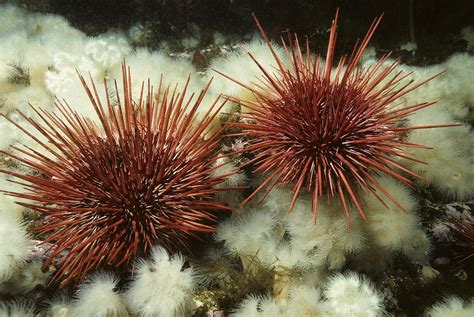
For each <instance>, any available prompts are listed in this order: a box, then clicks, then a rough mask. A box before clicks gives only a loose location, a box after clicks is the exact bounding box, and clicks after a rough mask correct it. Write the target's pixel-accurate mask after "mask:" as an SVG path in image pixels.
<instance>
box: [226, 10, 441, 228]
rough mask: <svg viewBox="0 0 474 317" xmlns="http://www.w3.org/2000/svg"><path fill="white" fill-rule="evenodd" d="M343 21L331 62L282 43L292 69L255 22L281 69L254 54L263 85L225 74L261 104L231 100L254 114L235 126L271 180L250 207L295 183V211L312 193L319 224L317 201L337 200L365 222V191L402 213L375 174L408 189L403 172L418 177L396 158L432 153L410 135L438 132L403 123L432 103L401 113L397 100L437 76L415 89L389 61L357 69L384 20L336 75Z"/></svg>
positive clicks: (293, 41)
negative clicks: (413, 150)
mask: <svg viewBox="0 0 474 317" xmlns="http://www.w3.org/2000/svg"><path fill="white" fill-rule="evenodd" d="M337 18H338V14H337V13H336V17H335V19H334V20H333V22H332V26H331V32H330V36H329V45H328V50H327V53H326V60H325V61H324V60H323V59H322V58H321V57H320V56H318V55H312V54H311V53H310V50H309V44H308V41H306V52H303V51H302V50H301V48H300V45H299V41H298V37H297V36H295V37H292V36H289V40H288V42H285V40H283V39H282V44H283V47H284V49H285V51H286V54H287V56H288V60H289V61H290V66H289V67H286V66H285V65H284V62H283V61H282V60H281V59H280V58H279V57H278V54H277V53H276V51H275V50H274V48H273V47H272V45H271V44H270V41H269V39H268V37H267V36H266V34H265V32H264V30H263V29H262V27H261V25H260V23H259V22H258V20H257V19H256V18H255V21H256V23H257V26H258V27H259V29H260V31H261V33H262V35H263V37H264V40H265V42H266V43H267V45H268V48H269V49H270V51H271V52H272V55H273V57H274V59H275V61H276V63H277V65H278V67H277V68H276V70H274V69H271V70H270V69H265V67H263V66H262V64H261V63H260V62H259V61H258V60H256V59H255V58H254V57H253V55H252V54H251V53H249V52H248V55H249V57H250V58H251V59H252V60H253V61H254V62H255V64H256V65H257V66H258V67H259V68H260V70H261V77H260V78H259V80H258V82H254V83H253V84H247V83H242V82H239V81H237V80H233V79H232V78H231V77H230V76H227V75H225V74H222V73H221V74H222V75H224V76H225V77H227V78H229V79H231V80H233V81H234V82H236V83H238V84H239V85H241V86H242V87H244V88H246V89H247V90H248V91H249V92H250V93H251V94H252V95H253V96H254V97H255V98H254V99H250V98H233V97H229V98H230V99H232V100H234V101H236V102H238V103H240V104H241V105H243V106H244V107H245V108H247V109H248V110H247V112H246V113H244V114H241V115H240V118H241V120H240V121H241V122H237V123H229V125H230V126H233V127H237V128H240V129H242V132H241V133H237V134H236V135H239V136H242V137H248V138H249V145H248V146H247V147H246V148H245V149H243V150H242V152H245V151H246V152H251V153H253V154H254V155H255V157H254V158H253V159H252V160H250V162H248V163H247V164H255V165H256V166H257V168H256V169H255V172H262V173H263V174H264V175H265V177H266V179H265V181H263V183H262V184H261V185H260V186H259V187H258V188H257V189H256V190H255V191H254V193H253V194H251V195H250V196H249V197H248V198H247V199H246V201H247V200H249V199H250V198H252V197H253V196H254V195H255V194H256V193H257V192H259V191H261V190H262V189H264V188H266V191H267V193H268V192H269V191H270V190H271V189H272V188H273V187H274V186H277V185H281V184H294V189H293V198H292V203H291V206H290V211H291V210H292V209H293V207H294V204H295V201H296V199H297V198H298V195H299V193H300V191H301V190H302V189H303V188H306V189H307V190H308V191H312V197H313V198H312V200H313V212H314V215H315V218H316V215H317V206H318V200H319V198H320V197H321V196H323V195H324V196H327V198H328V201H329V198H330V197H333V196H338V197H339V198H340V201H341V203H342V206H343V209H344V212H345V214H346V217H347V219H348V221H350V219H349V209H348V203H351V204H354V205H355V206H356V208H357V210H358V212H359V213H360V215H361V216H362V218H364V219H365V215H364V211H363V208H362V205H361V199H360V194H359V192H360V191H364V192H372V193H373V194H374V195H376V196H377V197H378V198H379V199H380V201H382V202H383V199H382V197H380V195H378V194H377V190H379V191H380V192H381V193H382V194H383V195H384V196H386V197H387V198H388V199H390V200H391V201H393V202H394V203H395V204H396V205H397V206H399V207H400V208H401V209H403V207H402V206H401V205H400V204H399V203H398V202H397V201H396V200H395V199H394V198H393V197H392V196H391V195H390V193H389V192H388V191H386V190H385V189H384V188H383V187H382V186H381V185H380V184H379V182H378V181H377V180H376V179H375V178H374V175H376V174H379V173H383V174H387V175H389V176H391V177H394V178H396V179H398V180H399V181H401V182H403V183H405V184H411V183H412V180H411V179H410V178H408V177H406V176H405V175H404V173H407V174H410V175H412V176H414V177H420V176H418V175H416V174H415V173H413V172H411V171H410V170H409V169H407V168H405V167H403V166H402V165H401V164H399V162H398V161H397V160H396V159H395V157H399V158H403V159H408V160H411V161H417V160H416V159H415V158H413V157H411V156H410V155H409V152H408V150H407V148H427V147H424V146H422V145H416V144H411V143H409V142H406V141H405V140H404V138H405V135H406V133H407V132H409V131H411V130H415V129H421V128H434V127H436V126H406V125H405V120H404V119H405V118H406V117H407V116H409V115H410V114H412V113H414V112H415V111H417V110H420V109H423V108H426V107H429V106H431V105H432V104H434V102H430V103H421V104H416V105H410V106H405V107H403V106H401V105H400V100H399V99H400V97H402V96H403V95H405V94H407V93H408V92H410V91H412V90H414V89H416V88H418V87H420V86H422V85H423V84H424V83H426V82H427V81H429V80H431V79H432V78H433V77H436V76H437V75H435V76H433V77H431V78H428V79H426V80H425V81H422V82H420V83H417V84H413V83H411V82H408V83H405V82H403V80H404V79H405V78H406V77H407V76H408V75H409V74H402V73H401V72H400V71H397V66H398V62H393V63H392V64H390V65H389V66H384V63H385V62H386V61H387V59H388V56H389V55H385V56H384V57H382V58H381V59H380V60H379V62H378V63H377V64H375V65H374V66H372V67H368V68H362V67H360V66H359V65H358V64H359V62H360V60H361V57H362V54H363V52H364V50H365V48H366V47H367V45H368V43H369V41H370V39H371V37H372V35H373V34H374V32H375V29H376V28H377V26H378V24H379V22H380V19H381V17H380V18H378V19H376V20H374V22H373V23H372V25H371V26H370V28H369V30H368V32H367V34H366V35H365V37H364V39H363V40H362V41H361V42H360V44H358V45H356V46H355V48H354V49H353V51H352V53H351V55H350V56H349V58H346V57H342V58H341V59H340V60H339V61H338V62H337V63H336V65H335V69H333V64H334V56H335V44H336V37H337V33H336V25H337Z"/></svg>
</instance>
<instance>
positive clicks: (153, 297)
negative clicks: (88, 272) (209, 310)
mask: <svg viewBox="0 0 474 317" xmlns="http://www.w3.org/2000/svg"><path fill="white" fill-rule="evenodd" d="M183 266H184V259H183V257H182V256H181V255H179V254H177V255H174V256H172V257H170V256H169V254H168V253H167V252H166V250H165V249H163V248H162V247H155V248H154V249H153V251H152V256H151V260H148V261H141V262H139V264H138V266H137V270H136V275H135V279H134V281H133V282H132V283H131V284H130V287H129V289H128V290H127V292H126V294H125V296H126V302H127V306H128V308H129V309H130V311H131V312H132V313H134V314H137V315H138V316H143V317H155V316H156V317H158V316H170V317H179V316H186V314H189V312H190V310H191V309H192V308H193V302H192V294H193V290H194V288H195V284H196V278H195V274H194V270H193V269H192V268H183Z"/></svg>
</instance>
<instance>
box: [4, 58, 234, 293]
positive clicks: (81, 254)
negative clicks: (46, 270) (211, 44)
mask: <svg viewBox="0 0 474 317" xmlns="http://www.w3.org/2000/svg"><path fill="white" fill-rule="evenodd" d="M80 79H81V82H82V84H83V86H84V89H85V91H86V93H87V95H88V97H89V99H90V101H91V104H92V106H93V107H94V109H95V112H96V113H97V116H98V118H99V121H100V124H96V123H95V122H93V121H92V120H90V119H89V118H84V117H82V116H80V115H78V114H77V113H76V112H74V111H73V110H72V109H71V107H70V106H69V105H68V104H67V103H66V102H60V101H58V102H57V104H56V106H57V108H58V110H59V112H60V114H61V117H60V116H58V115H57V114H54V113H49V112H47V111H44V110H41V109H40V110H37V109H35V108H33V110H34V111H35V112H36V114H37V115H38V117H39V118H41V123H39V122H37V121H34V120H32V119H30V118H28V117H26V115H24V114H22V113H21V112H20V114H21V115H22V117H23V118H24V119H26V120H27V121H28V122H29V123H30V124H31V126H32V127H33V128H34V130H35V132H31V130H29V129H27V128H25V127H23V126H21V125H19V124H17V123H15V122H13V121H12V120H10V121H11V122H12V123H13V124H15V125H16V126H17V127H18V128H19V129H21V130H22V131H23V132H24V133H26V134H27V135H28V136H29V137H31V138H32V139H33V140H34V141H35V142H36V143H37V144H38V145H39V146H40V147H42V148H43V149H44V150H45V151H46V152H47V153H48V156H50V157H51V158H50V157H48V156H45V155H43V154H41V153H39V152H38V151H35V150H33V149H31V148H28V147H26V148H19V147H13V149H14V150H16V151H17V152H19V153H21V154H18V155H17V154H10V153H3V154H5V155H8V156H10V157H12V158H14V159H16V160H18V161H19V162H20V163H21V164H22V165H23V166H25V167H26V168H28V169H29V170H30V171H33V172H34V173H33V174H23V173H18V172H12V171H8V170H1V172H2V173H6V174H9V175H12V176H14V177H15V178H17V179H19V180H21V181H22V184H23V185H24V186H25V188H26V189H27V192H25V193H19V192H7V194H9V195H12V196H16V197H19V198H23V199H27V200H30V201H32V202H20V203H19V204H21V205H23V206H25V207H27V208H30V209H32V210H35V211H38V212H40V213H42V214H44V215H45V216H47V218H46V219H45V224H43V225H42V226H41V227H39V228H38V229H37V230H38V232H39V233H41V234H45V236H46V238H45V242H51V243H52V244H53V248H54V249H53V251H52V252H51V254H50V256H49V258H48V259H47V261H46V262H45V265H48V263H50V262H51V261H52V260H53V259H54V258H55V257H57V256H58V255H59V254H60V253H61V252H63V251H67V256H66V257H65V260H64V262H63V263H62V264H61V267H60V268H59V270H58V271H57V273H56V275H55V276H54V278H53V279H54V280H56V279H58V278H61V279H62V285H65V284H66V283H68V282H69V281H70V280H73V281H75V282H81V281H82V280H83V279H84V277H85V276H86V274H87V273H88V272H90V271H91V270H94V269H97V268H100V267H104V266H108V265H112V266H115V267H124V266H125V265H127V264H129V263H130V262H131V261H132V260H133V259H134V257H135V256H137V255H144V254H146V253H147V252H148V251H149V250H150V249H151V248H152V246H153V245H155V244H159V245H162V246H164V247H165V248H166V249H168V250H170V251H175V250H181V251H183V249H188V247H189V245H188V239H189V238H192V237H196V236H197V235H198V233H201V232H212V231H214V224H215V219H216V215H217V213H219V212H221V211H227V210H229V208H228V207H227V206H225V205H222V204H220V203H217V202H216V201H214V199H213V194H214V193H216V192H218V191H222V190H224V189H223V188H221V189H215V188H214V187H215V185H218V184H220V183H222V182H223V181H224V180H225V177H226V175H222V176H215V175H213V173H212V171H213V170H214V169H215V168H217V167H216V166H215V160H216V158H217V156H216V146H217V144H218V142H219V135H220V132H221V131H218V132H213V133H212V132H210V130H211V126H210V124H211V121H212V120H213V119H214V118H215V116H216V115H217V113H218V111H219V109H220V107H222V105H221V106H220V107H219V106H218V105H217V103H218V100H216V101H215V102H214V103H213V105H212V106H211V107H210V110H209V111H208V112H207V113H205V114H204V116H202V119H199V120H198V119H197V111H198V108H199V106H200V104H201V102H202V100H203V98H204V96H205V94H206V91H207V89H208V87H209V85H208V86H207V87H206V88H205V89H204V90H203V91H202V92H201V93H200V94H199V96H198V97H197V99H195V100H194V99H193V96H191V97H189V98H187V97H185V94H186V87H187V83H186V86H185V87H184V89H183V91H181V92H178V91H177V89H176V88H175V89H174V90H170V89H169V88H167V89H162V83H161V82H160V85H159V88H158V91H157V93H156V98H155V95H154V92H153V88H151V86H150V82H148V85H147V88H146V89H143V86H144V85H142V92H141V94H140V96H139V99H138V101H137V102H135V101H134V100H133V98H132V90H131V76H130V71H129V70H128V71H127V68H126V66H125V65H123V93H122V97H120V94H119V89H118V85H117V82H115V92H116V96H117V105H112V101H111V99H110V98H109V97H107V99H106V103H105V104H103V103H102V102H101V101H100V99H99V96H98V93H97V89H96V86H95V84H94V83H93V82H92V84H91V86H90V87H89V86H88V85H87V84H86V82H85V80H84V78H83V77H82V76H80ZM188 82H189V80H188ZM209 84H210V83H209ZM105 90H106V91H108V88H107V84H106V83H105ZM107 113H108V115H107ZM38 135H39V136H41V137H44V138H45V139H46V140H47V142H44V141H42V140H41V139H40V138H39V137H38ZM203 135H205V136H206V139H205V140H204V139H203Z"/></svg>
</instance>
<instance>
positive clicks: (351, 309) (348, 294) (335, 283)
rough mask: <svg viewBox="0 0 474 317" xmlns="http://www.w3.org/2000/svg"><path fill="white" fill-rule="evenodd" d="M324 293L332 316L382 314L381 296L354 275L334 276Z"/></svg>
mask: <svg viewBox="0 0 474 317" xmlns="http://www.w3.org/2000/svg"><path fill="white" fill-rule="evenodd" d="M324 293H325V295H326V298H327V304H328V307H329V309H330V311H331V312H332V314H333V315H334V316H352V317H373V316H381V315H382V313H383V306H382V302H383V298H382V296H381V295H380V294H379V293H378V292H377V291H376V290H375V289H374V288H373V286H372V285H371V284H370V283H369V282H368V281H367V280H366V279H365V278H363V277H361V276H359V275H357V274H356V273H353V272H351V273H346V274H340V273H339V274H336V275H334V276H333V277H331V278H330V280H329V282H328V284H327V285H326V288H325V292H324Z"/></svg>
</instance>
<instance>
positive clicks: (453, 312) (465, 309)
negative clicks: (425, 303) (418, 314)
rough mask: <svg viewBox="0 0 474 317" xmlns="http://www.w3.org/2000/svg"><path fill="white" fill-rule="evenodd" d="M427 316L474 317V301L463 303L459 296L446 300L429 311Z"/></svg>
mask: <svg viewBox="0 0 474 317" xmlns="http://www.w3.org/2000/svg"><path fill="white" fill-rule="evenodd" d="M426 314H427V316H430V317H472V316H474V299H471V301H470V302H463V300H462V299H460V298H459V297H457V296H452V297H449V298H446V299H445V300H443V301H442V302H439V303H437V304H435V305H434V306H433V307H431V308H430V309H428V311H427V313H426Z"/></svg>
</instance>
